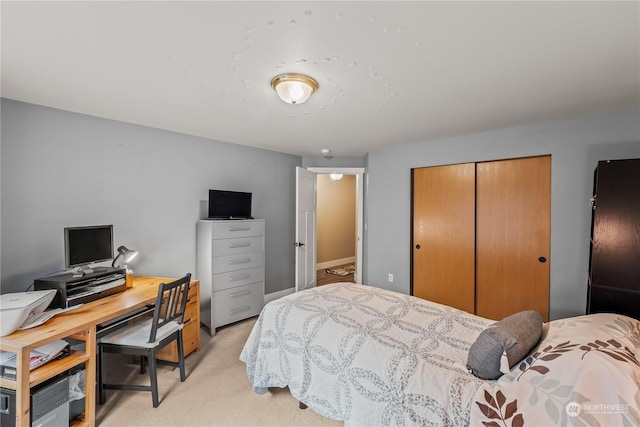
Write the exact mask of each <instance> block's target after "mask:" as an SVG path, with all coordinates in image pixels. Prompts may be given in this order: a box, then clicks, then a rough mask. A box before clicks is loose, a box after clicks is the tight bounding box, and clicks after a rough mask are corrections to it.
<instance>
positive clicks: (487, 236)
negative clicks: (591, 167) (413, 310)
mask: <svg viewBox="0 0 640 427" xmlns="http://www.w3.org/2000/svg"><path fill="white" fill-rule="evenodd" d="M412 187H413V190H412V193H413V198H412V205H413V206H412V213H413V226H412V262H411V268H412V275H411V277H412V283H411V288H412V294H413V295H415V296H417V297H420V298H424V299H428V300H430V301H434V302H438V303H442V304H446V305H450V306H452V307H456V308H459V309H461V310H464V311H467V312H469V313H475V314H477V315H479V316H482V317H486V318H489V319H496V320H499V319H502V318H504V317H506V316H508V315H510V314H513V313H515V312H518V311H521V310H527V309H534V310H537V311H538V312H539V313H540V314H541V316H542V318H543V319H544V320H548V317H549V251H550V228H551V209H550V207H551V157H550V156H538V157H527V158H518V159H507V160H496V161H489V162H478V163H464V164H456V165H445V166H434V167H425V168H416V169H413V171H412Z"/></svg>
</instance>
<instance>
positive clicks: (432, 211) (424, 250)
mask: <svg viewBox="0 0 640 427" xmlns="http://www.w3.org/2000/svg"><path fill="white" fill-rule="evenodd" d="M474 212H475V164H474V163H468V164H459V165H448V166H435V167H427V168H419V169H414V170H413V249H412V255H413V295H415V296H417V297H419V298H424V299H427V300H430V301H434V302H438V303H441V304H446V305H450V306H452V307H456V308H459V309H461V310H464V311H467V312H469V313H473V311H474V286H475V285H474V276H475V267H474V258H475V255H474V250H475V248H474V240H475V237H474V234H475V231H474V222H475V218H474Z"/></svg>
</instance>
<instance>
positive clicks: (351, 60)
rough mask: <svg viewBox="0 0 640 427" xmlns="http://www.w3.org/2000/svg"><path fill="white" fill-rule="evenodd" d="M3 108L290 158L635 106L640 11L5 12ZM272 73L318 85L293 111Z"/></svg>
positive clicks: (501, 5)
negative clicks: (73, 115) (74, 116)
mask: <svg viewBox="0 0 640 427" xmlns="http://www.w3.org/2000/svg"><path fill="white" fill-rule="evenodd" d="M0 7H1V10H0V13H1V20H2V21H1V26H2V27H1V31H2V33H1V36H2V38H1V42H2V52H1V53H2V58H1V59H2V62H1V67H2V69H1V71H2V75H1V77H2V86H1V94H2V96H3V97H5V98H10V99H16V100H20V101H25V102H30V103H35V104H41V105H45V106H50V107H55V108H61V109H64V110H69V111H75V112H80V113H85V114H90V115H94V116H99V117H104V118H109V119H114V120H120V121H124V122H130V123H137V124H142V125H146V126H152V127H157V128H161V129H167V130H172V131H176V132H182V133H185V134H190V135H197V136H202V137H206V138H212V139H217V140H221V141H227V142H233V143H238V144H244V145H250V146H255V147H260V148H266V149H269V150H275V151H280V152H285V153H292V154H298V155H319V154H320V150H321V149H322V148H328V149H331V150H332V152H333V154H334V155H335V156H362V155H364V154H366V153H367V152H369V151H374V150H378V149H382V148H385V147H389V146H394V145H398V144H407V143H412V142H417V141H427V140H430V139H434V138H441V137H446V136H454V135H460V134H468V133H474V132H481V131H486V130H492V129H497V128H503V127H510V126H517V125H525V124H531V123H539V122H543V121H547V120H556V119H561V118H566V117H571V116H575V115H580V114H587V113H596V112H605V111H612V110H616V109H622V108H629V107H633V106H635V107H637V106H640V2H637V1H631V2H605V1H601V2H521V1H513V2H452V1H446V2H444V1H443V2H435V1H432V2H426V1H425V2H400V1H391V2H378V1H372V2H363V1H354V2H346V1H341V2H268V1H260V2H241V1H234V2H215V1H200V2H180V1H172V2H155V1H142V2H91V1H85V2H56V1H46V2H24V1H22V2H12V1H2V3H1V5H0ZM282 72H302V73H306V74H309V75H310V76H312V77H313V78H315V79H316V80H317V81H318V83H319V89H318V91H317V92H316V93H315V94H314V95H313V96H312V97H311V99H310V100H309V101H307V102H306V103H304V104H300V105H288V104H285V103H283V102H282V101H280V100H279V99H278V98H277V97H276V94H275V91H273V89H272V88H271V87H270V85H269V84H270V81H271V78H272V77H274V76H275V75H277V74H279V73H282Z"/></svg>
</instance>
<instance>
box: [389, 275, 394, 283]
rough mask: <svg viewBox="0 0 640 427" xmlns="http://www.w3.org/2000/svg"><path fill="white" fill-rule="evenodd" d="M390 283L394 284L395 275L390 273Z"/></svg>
mask: <svg viewBox="0 0 640 427" xmlns="http://www.w3.org/2000/svg"><path fill="white" fill-rule="evenodd" d="M389 283H393V274H392V273H389Z"/></svg>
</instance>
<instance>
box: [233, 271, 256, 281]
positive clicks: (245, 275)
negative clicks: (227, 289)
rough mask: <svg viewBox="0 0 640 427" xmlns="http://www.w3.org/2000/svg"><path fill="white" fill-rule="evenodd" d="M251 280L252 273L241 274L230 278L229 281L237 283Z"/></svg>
mask: <svg viewBox="0 0 640 427" xmlns="http://www.w3.org/2000/svg"><path fill="white" fill-rule="evenodd" d="M250 278H251V273H245V274H239V275H237V276H230V277H229V281H230V282H235V281H236V280H246V279H250Z"/></svg>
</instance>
